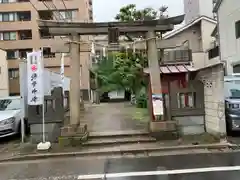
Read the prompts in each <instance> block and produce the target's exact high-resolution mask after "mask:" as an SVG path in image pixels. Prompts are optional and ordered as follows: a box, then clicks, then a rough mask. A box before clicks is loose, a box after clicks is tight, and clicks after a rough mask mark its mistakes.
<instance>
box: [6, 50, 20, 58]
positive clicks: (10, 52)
mask: <svg viewBox="0 0 240 180" xmlns="http://www.w3.org/2000/svg"><path fill="white" fill-rule="evenodd" d="M6 52H7V59H17V58H18V51H17V50H6Z"/></svg>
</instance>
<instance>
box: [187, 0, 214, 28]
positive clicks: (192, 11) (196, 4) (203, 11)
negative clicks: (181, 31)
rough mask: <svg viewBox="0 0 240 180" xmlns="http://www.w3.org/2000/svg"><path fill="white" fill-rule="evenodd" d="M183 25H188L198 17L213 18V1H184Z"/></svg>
mask: <svg viewBox="0 0 240 180" xmlns="http://www.w3.org/2000/svg"><path fill="white" fill-rule="evenodd" d="M183 2H184V14H185V23H186V24H188V23H190V22H191V21H193V20H194V19H196V18H199V17H200V16H207V17H210V18H213V17H214V15H213V12H212V9H213V0H184V1H183Z"/></svg>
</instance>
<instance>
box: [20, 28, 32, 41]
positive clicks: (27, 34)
mask: <svg viewBox="0 0 240 180" xmlns="http://www.w3.org/2000/svg"><path fill="white" fill-rule="evenodd" d="M18 35H19V39H20V40H26V39H32V30H21V31H18Z"/></svg>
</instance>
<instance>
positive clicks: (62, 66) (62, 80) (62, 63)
mask: <svg viewBox="0 0 240 180" xmlns="http://www.w3.org/2000/svg"><path fill="white" fill-rule="evenodd" d="M64 56H65V54H64V53H62V55H61V70H60V74H61V82H62V89H63V93H64Z"/></svg>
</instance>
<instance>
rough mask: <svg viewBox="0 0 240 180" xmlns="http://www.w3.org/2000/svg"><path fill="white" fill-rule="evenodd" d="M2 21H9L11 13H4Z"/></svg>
mask: <svg viewBox="0 0 240 180" xmlns="http://www.w3.org/2000/svg"><path fill="white" fill-rule="evenodd" d="M2 21H3V22H7V21H9V13H3V14H2Z"/></svg>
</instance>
